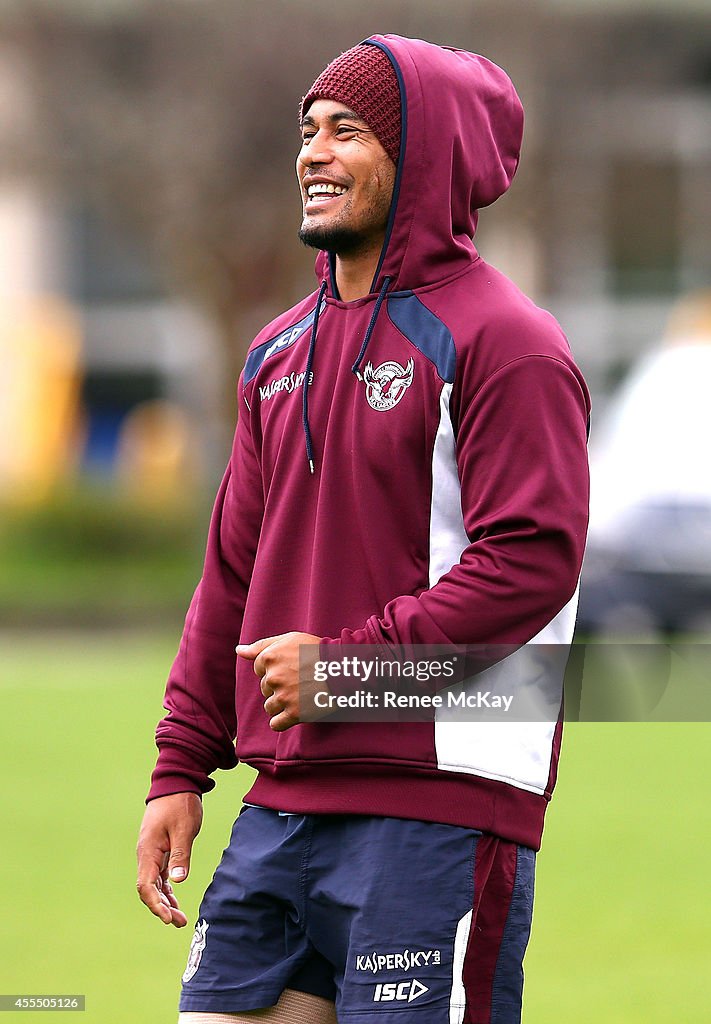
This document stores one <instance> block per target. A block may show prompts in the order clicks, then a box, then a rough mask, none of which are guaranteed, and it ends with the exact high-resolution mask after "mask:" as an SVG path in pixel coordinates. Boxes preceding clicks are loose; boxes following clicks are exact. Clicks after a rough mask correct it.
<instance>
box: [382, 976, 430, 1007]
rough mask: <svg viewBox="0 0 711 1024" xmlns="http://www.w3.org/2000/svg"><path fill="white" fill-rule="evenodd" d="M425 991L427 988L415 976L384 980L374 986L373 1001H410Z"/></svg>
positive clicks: (427, 990)
mask: <svg viewBox="0 0 711 1024" xmlns="http://www.w3.org/2000/svg"><path fill="white" fill-rule="evenodd" d="M425 992H429V989H428V988H427V986H426V985H422V984H421V983H420V982H419V981H418V980H417V979H416V978H413V979H412V981H400V982H385V983H383V984H381V985H376V986H375V993H374V994H373V1002H374V1003H391V1002H394V1001H398V1002H401V1003H411V1002H412V1001H413V999H418V998H419V996H423V995H424V994H425Z"/></svg>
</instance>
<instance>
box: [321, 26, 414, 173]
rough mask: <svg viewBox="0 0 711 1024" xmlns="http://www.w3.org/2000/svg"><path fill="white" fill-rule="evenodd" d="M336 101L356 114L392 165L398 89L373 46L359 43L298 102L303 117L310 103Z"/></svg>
mask: <svg viewBox="0 0 711 1024" xmlns="http://www.w3.org/2000/svg"><path fill="white" fill-rule="evenodd" d="M318 99H326V100H337V101H338V102H339V103H345V104H347V105H348V106H349V107H350V108H351V110H353V111H354V112H355V113H356V114H359V115H360V116H361V117H362V118H363V120H364V121H365V123H366V124H367V125H368V127H369V128H372V130H373V131H374V132H375V134H376V135H377V136H378V139H379V140H380V143H381V145H382V147H383V149H384V150H385V152H386V153H387V154H388V156H389V157H390V159H391V160H392V161H393V163H394V164H397V161H398V156H399V155H400V131H401V123H402V119H401V115H400V87H399V86H398V84H397V75H396V74H395V69H394V68H393V66H392V64H391V63H390V61H389V59H388V58H387V57H386V55H385V54H384V53H383V51H382V50H381V49H379V47H377V46H373V45H372V44H369V43H359V44H358V46H354V47H352V49H350V50H346V52H345V53H342V54H341V55H340V57H336V59H335V60H334V61H331V63H330V64H329V65H328V67H327V68H326V69H325V70H324V71H322V72H321V74H320V75H319V76H318V78H317V79H316V81H315V82H314V84H313V85H312V86H311V88H310V89H309V91H308V92H307V93H306V95H305V96H304V98H303V100H302V101H301V117H302V118H303V117H304V115H305V114H306V112H307V111H308V109H309V107H310V106H311V104H312V103H313V102H314V100H318Z"/></svg>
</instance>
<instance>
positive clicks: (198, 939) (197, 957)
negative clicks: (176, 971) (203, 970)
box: [183, 921, 210, 984]
mask: <svg viewBox="0 0 711 1024" xmlns="http://www.w3.org/2000/svg"><path fill="white" fill-rule="evenodd" d="M209 927H210V925H209V924H208V923H207V921H198V923H197V926H196V928H195V934H194V935H193V941H192V942H191V943H190V952H189V953H188V963H187V966H186V968H185V971H184V973H183V982H184V983H185V984H187V983H188V982H189V981H190V979H191V978H192V977H194V975H195V972H196V971H197V969H198V967H199V966H200V961H201V959H202V954H203V951H204V949H205V945H206V943H207V929H208V928H209Z"/></svg>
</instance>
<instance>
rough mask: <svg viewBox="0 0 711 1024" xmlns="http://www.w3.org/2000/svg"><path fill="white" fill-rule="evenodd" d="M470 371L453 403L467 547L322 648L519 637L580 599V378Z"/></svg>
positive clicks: (528, 370)
mask: <svg viewBox="0 0 711 1024" xmlns="http://www.w3.org/2000/svg"><path fill="white" fill-rule="evenodd" d="M471 362H473V360H472V361H471ZM471 378H474V371H473V369H472V367H471V366H470V367H467V365H466V364H465V366H464V367H463V369H462V375H461V377H460V379H458V381H457V383H456V384H455V387H454V390H453V393H452V399H451V414H452V420H453V426H454V431H455V437H456V462H457V471H458V476H459V481H460V493H461V506H462V518H463V524H464V528H465V531H466V535H467V539H468V541H469V543H468V545H467V546H466V547H465V549H464V551H463V552H462V554H461V557H460V559H459V561H458V562H457V563H456V564H455V565H453V566H452V567H451V568H450V570H449V571H448V572H446V573H445V574H444V575H443V576H442V577H441V578H440V579H439V580H438V581H437V582H436V583H435V584H434V585H433V586H431V587H430V588H429V589H427V590H424V591H422V592H421V593H419V594H415V595H407V594H403V595H402V596H398V597H396V598H395V599H394V600H392V601H390V602H389V603H388V604H387V605H386V606H385V608H384V610H383V613H382V615H380V616H378V615H373V616H371V617H370V618H369V619H368V620H367V621H366V623H365V624H364V626H363V627H362V628H361V629H356V630H343V631H342V633H341V635H340V637H339V638H334V639H329V640H326V641H325V643H326V644H368V643H370V644H376V645H378V646H381V647H384V648H387V647H390V646H393V645H407V644H522V643H526V642H528V640H530V639H531V638H532V637H534V636H536V635H537V634H538V633H539V632H540V631H541V630H542V629H543V628H544V626H546V625H547V624H548V623H549V622H550V621H551V620H552V619H553V618H554V617H555V616H556V615H557V613H558V612H559V611H560V610H561V609H562V608H563V607H564V605H565V604H566V603H567V602H568V601H569V600H570V598H571V597H572V596H573V594H574V592H575V589H576V586H577V582H578V577H579V574H580V568H581V563H582V557H583V551H584V546H585V537H586V530H587V515H588V463H587V420H588V413H589V403H588V398H587V392H586V390H585V386H584V384H583V383H582V378H580V377H579V376H578V375H577V373H576V372H575V371H574V368H573V367H572V364H570V363H568V362H566V361H564V360H563V359H562V358H557V357H554V356H550V355H524V356H521V357H519V358H516V359H513V360H512V361H510V362H509V363H507V364H505V365H503V366H500V367H499V368H498V369H496V370H495V371H494V372H492V373H491V374H490V375H489V377H488V378H486V379H485V380H484V382H483V383H478V384H477V383H476V381H475V380H474V379H471ZM470 380H471V383H470Z"/></svg>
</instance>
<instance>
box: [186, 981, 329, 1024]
mask: <svg viewBox="0 0 711 1024" xmlns="http://www.w3.org/2000/svg"><path fill="white" fill-rule="evenodd" d="M255 1022H256V1024H338V1021H337V1018H336V1009H335V1007H334V1005H333V1003H332V1002H330V1000H328V999H321V997H320V996H312V995H309V994H308V992H297V990H296V989H293V988H287V989H284V991H283V992H282V994H281V995H280V996H279V1001H278V1003H277V1004H276V1006H270V1007H268V1008H267V1009H264V1010H249V1011H248V1012H246V1013H194V1012H192V1011H191V1012H189V1013H181V1014H180V1016H179V1017H178V1024H255Z"/></svg>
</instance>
